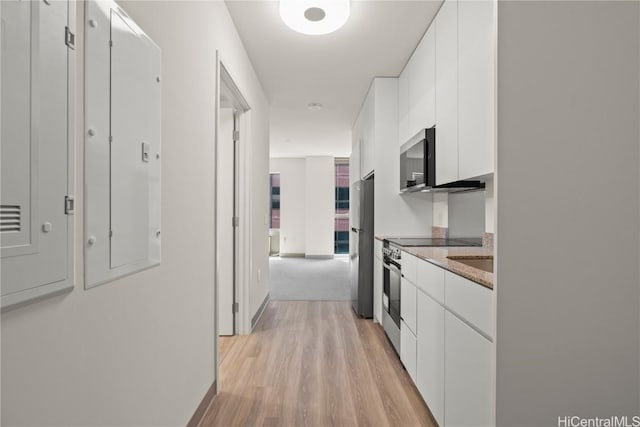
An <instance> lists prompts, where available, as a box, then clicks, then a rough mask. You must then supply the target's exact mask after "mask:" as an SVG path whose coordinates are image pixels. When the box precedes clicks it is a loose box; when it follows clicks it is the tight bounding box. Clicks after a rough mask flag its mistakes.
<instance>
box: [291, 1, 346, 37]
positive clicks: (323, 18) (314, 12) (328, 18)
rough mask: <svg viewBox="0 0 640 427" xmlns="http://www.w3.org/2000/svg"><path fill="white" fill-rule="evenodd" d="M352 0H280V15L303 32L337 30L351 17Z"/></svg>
mask: <svg viewBox="0 0 640 427" xmlns="http://www.w3.org/2000/svg"><path fill="white" fill-rule="evenodd" d="M349 1H350V0H280V17H281V18H282V20H283V21H284V23H285V24H287V26H288V27H289V28H291V29H292V30H294V31H297V32H299V33H302V34H311V35H321V34H328V33H331V32H334V31H336V30H337V29H338V28H340V27H342V26H343V25H344V24H345V23H346V22H347V19H349V12H350V4H349Z"/></svg>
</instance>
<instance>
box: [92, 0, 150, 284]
mask: <svg viewBox="0 0 640 427" xmlns="http://www.w3.org/2000/svg"><path fill="white" fill-rule="evenodd" d="M86 5H87V7H86V16H85V18H86V25H85V37H86V46H85V52H86V54H85V57H86V68H85V69H86V75H85V106H86V116H85V120H86V123H85V125H86V135H85V138H86V139H85V171H86V178H85V196H86V198H85V208H86V224H85V262H86V266H85V274H86V282H85V283H86V287H87V288H90V287H93V286H96V285H99V284H102V283H106V282H109V281H111V280H113V279H115V278H117V277H121V276H124V275H128V274H132V273H135V272H137V271H140V270H142V269H145V268H149V267H151V266H154V265H157V264H159V262H160V218H161V216H160V211H161V206H160V171H161V158H160V154H161V153H160V148H161V147H160V124H161V104H160V102H161V78H160V71H161V58H160V49H159V48H158V46H156V45H155V43H153V41H152V40H151V39H150V38H149V37H148V36H147V35H146V34H145V33H144V32H143V31H142V29H140V27H138V25H136V23H135V22H134V21H133V20H132V19H131V18H130V17H129V16H128V15H127V14H126V13H125V12H124V11H123V10H122V9H121V8H120V7H118V5H117V4H116V3H115V2H110V1H106V2H105V1H88V2H87V3H86Z"/></svg>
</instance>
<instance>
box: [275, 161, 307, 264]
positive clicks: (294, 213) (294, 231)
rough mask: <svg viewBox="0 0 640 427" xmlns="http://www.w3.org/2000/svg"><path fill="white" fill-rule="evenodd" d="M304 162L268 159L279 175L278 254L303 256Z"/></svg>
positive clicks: (304, 238)
mask: <svg viewBox="0 0 640 427" xmlns="http://www.w3.org/2000/svg"><path fill="white" fill-rule="evenodd" d="M305 166H306V165H305V159H294V158H291V159H271V166H270V171H271V173H275V172H277V173H279V174H280V254H281V255H282V254H284V255H303V254H304V253H305V245H306V237H305V233H306V212H307V210H306V193H305V191H306V173H305Z"/></svg>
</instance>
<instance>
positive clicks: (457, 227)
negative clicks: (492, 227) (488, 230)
mask: <svg viewBox="0 0 640 427" xmlns="http://www.w3.org/2000/svg"><path fill="white" fill-rule="evenodd" d="M447 204H448V206H447V211H448V214H449V219H448V223H449V236H450V237H482V235H483V234H484V231H485V218H484V216H485V207H486V206H485V205H486V203H485V191H468V192H462V193H450V194H449V197H448V202H447Z"/></svg>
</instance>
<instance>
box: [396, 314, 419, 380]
mask: <svg viewBox="0 0 640 427" xmlns="http://www.w3.org/2000/svg"><path fill="white" fill-rule="evenodd" d="M416 350H417V340H416V336H415V335H413V332H411V329H409V328H408V327H407V324H406V323H404V320H401V321H400V360H402V364H403V365H404V367H405V369H406V370H407V372H408V373H409V376H410V377H411V379H412V380H413V383H414V384H415V383H416V357H417V351H416Z"/></svg>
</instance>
